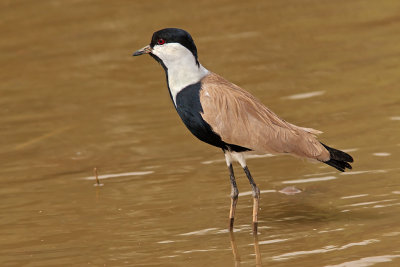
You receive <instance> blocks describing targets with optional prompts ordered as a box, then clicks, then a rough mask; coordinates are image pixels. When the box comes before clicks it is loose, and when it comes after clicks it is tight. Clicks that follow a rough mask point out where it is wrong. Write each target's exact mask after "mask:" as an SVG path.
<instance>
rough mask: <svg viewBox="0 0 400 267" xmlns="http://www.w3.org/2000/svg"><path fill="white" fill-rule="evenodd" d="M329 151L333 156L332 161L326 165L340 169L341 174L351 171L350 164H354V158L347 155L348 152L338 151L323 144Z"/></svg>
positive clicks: (326, 162)
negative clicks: (347, 170)
mask: <svg viewBox="0 0 400 267" xmlns="http://www.w3.org/2000/svg"><path fill="white" fill-rule="evenodd" d="M321 144H322V145H323V146H324V147H325V148H326V149H327V150H328V151H329V154H330V156H331V158H330V160H328V161H325V162H324V163H325V164H328V165H329V166H332V167H334V168H336V169H338V170H339V171H341V172H344V171H345V170H346V168H347V169H349V170H351V169H352V167H351V165H350V164H349V162H353V161H354V160H353V157H352V156H350V155H349V154H347V153H346V152H343V151H340V150H337V149H335V148H332V147H329V146H327V145H325V144H323V143H321Z"/></svg>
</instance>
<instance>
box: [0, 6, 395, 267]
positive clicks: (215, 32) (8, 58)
mask: <svg viewBox="0 0 400 267" xmlns="http://www.w3.org/2000/svg"><path fill="white" fill-rule="evenodd" d="M399 8H400V3H399V2H398V1H372V0H371V1H332V2H329V1H295V0H291V1H284V2H283V1H268V2H267V1H262V2H261V1H246V3H237V4H232V2H231V1H197V3H196V4H194V2H193V3H187V1H185V2H181V1H147V2H146V1H142V2H137V1H117V2H116V1H113V3H111V2H110V1H68V3H67V2H66V1H34V2H33V1H2V2H1V3H0V35H1V42H0V48H1V51H2V53H0V62H1V65H0V66H1V67H2V70H1V72H0V80H1V83H0V125H1V126H0V129H1V130H0V144H1V148H2V149H1V152H0V161H1V163H2V164H1V169H0V184H1V185H0V199H1V201H0V214H1V220H0V224H1V227H0V236H1V238H0V265H1V266H83V265H91V266H144V265H145V266H207V265H208V266H239V265H240V266H255V265H256V266H261V265H262V266H270V265H272V266H373V265H379V266H399V265H400V241H399V240H400V224H399V221H400V215H399V214H400V182H399V181H400V165H399V160H400V131H399V130H400V120H399V118H400V108H399V107H400V89H399V82H400V75H399V73H400V46H399V43H400V16H399V14H398V10H399ZM167 26H176V27H181V28H185V29H187V30H188V31H190V32H191V33H192V35H193V36H194V39H195V41H196V43H197V46H198V50H199V56H200V61H201V62H202V64H203V65H204V66H205V67H207V68H208V69H210V70H212V71H214V72H216V73H219V74H221V75H222V76H224V77H225V78H227V79H229V80H230V81H232V82H234V83H236V84H238V85H240V86H242V87H243V88H245V89H247V90H249V91H250V92H252V93H253V94H254V95H256V96H257V97H258V98H259V99H261V100H262V101H263V102H264V103H265V104H266V105H267V106H269V107H270V108H271V109H272V110H274V111H275V112H276V113H278V114H279V115H280V116H281V117H283V118H284V119H286V120H288V121H290V122H292V123H295V124H297V125H300V126H306V127H313V128H316V129H319V130H322V131H324V132H325V133H324V134H323V135H322V136H321V137H320V140H321V141H323V142H324V143H327V144H329V145H331V146H334V147H337V148H339V149H344V150H345V151H348V152H349V153H350V154H352V155H353V157H354V158H355V163H354V165H353V171H350V172H346V173H339V172H337V171H336V170H334V169H332V168H330V167H329V166H326V165H322V164H312V163H309V162H307V161H302V160H299V159H296V158H292V157H287V156H279V157H278V156H275V157H271V156H269V155H264V156H261V157H255V158H254V159H251V160H249V161H248V165H249V168H250V170H251V171H252V174H253V176H254V178H255V180H256V182H257V184H258V185H259V187H260V189H261V192H262V194H261V201H260V206H261V211H260V214H259V219H260V226H259V231H260V233H259V235H258V237H257V239H254V238H253V236H252V234H251V225H250V223H251V211H252V208H251V205H252V199H251V194H250V186H249V185H248V182H247V179H246V178H245V176H244V174H243V173H242V172H241V171H240V169H239V168H238V167H236V173H237V178H238V186H239V191H240V193H241V196H240V197H239V204H238V207H237V215H236V225H235V232H234V233H233V235H230V234H229V232H228V231H227V226H228V213H229V203H230V199H229V194H230V185H229V177H228V171H227V169H226V166H225V163H224V160H223V155H222V153H221V151H220V150H218V149H216V148H212V147H209V146H208V145H206V144H203V143H201V142H199V141H197V140H195V139H194V138H193V137H192V136H191V135H190V133H189V132H188V131H187V130H186V128H185V126H184V125H183V123H181V122H180V119H179V117H178V115H177V114H176V112H175V111H174V108H173V105H172V104H171V100H170V99H169V94H168V92H167V89H166V84H165V75H164V73H163V70H162V68H161V67H160V66H158V64H156V63H155V62H154V60H152V59H151V58H150V57H145V56H143V57H139V58H133V57H131V55H132V53H133V52H134V51H135V50H136V49H138V48H141V47H143V46H144V45H146V44H148V42H149V40H150V37H151V34H152V32H153V31H155V30H157V29H160V28H163V27H167ZM95 167H96V168H97V169H98V172H99V175H100V181H101V183H103V184H104V186H101V187H95V186H93V185H94V184H95V181H94V180H93V178H94V176H93V168H95ZM289 187H294V188H289ZM295 189H296V190H299V192H297V191H296V190H295ZM292 191H295V192H296V193H294V194H287V192H292ZM285 192H286V194H285Z"/></svg>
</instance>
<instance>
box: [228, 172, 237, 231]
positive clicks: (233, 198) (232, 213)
mask: <svg viewBox="0 0 400 267" xmlns="http://www.w3.org/2000/svg"><path fill="white" fill-rule="evenodd" d="M228 169H229V174H230V180H231V210H230V212H229V230H231V231H232V230H233V222H234V220H235V210H236V204H237V201H238V196H239V190H238V188H237V185H236V180H235V174H234V173H233V167H232V164H229V166H228Z"/></svg>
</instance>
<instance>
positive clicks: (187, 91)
mask: <svg viewBox="0 0 400 267" xmlns="http://www.w3.org/2000/svg"><path fill="white" fill-rule="evenodd" d="M200 90H201V83H200V82H198V83H195V84H192V85H189V86H187V87H185V88H184V89H183V90H181V91H180V92H179V93H178V94H177V95H176V110H177V111H178V114H179V116H180V117H181V119H182V121H183V122H184V123H185V125H186V127H187V128H188V129H189V131H190V132H191V133H192V134H193V135H194V136H196V137H197V138H198V139H200V140H201V141H203V142H206V143H208V144H210V145H213V146H216V147H220V148H222V149H224V150H231V151H237V152H241V151H247V150H250V149H248V148H245V147H241V146H238V145H234V144H228V143H225V142H224V141H222V140H221V137H220V136H219V135H218V134H217V133H215V132H214V131H213V130H212V128H211V126H210V125H209V124H208V123H207V122H206V121H205V120H203V117H202V116H201V114H200V113H201V112H203V107H202V106H201V102H200Z"/></svg>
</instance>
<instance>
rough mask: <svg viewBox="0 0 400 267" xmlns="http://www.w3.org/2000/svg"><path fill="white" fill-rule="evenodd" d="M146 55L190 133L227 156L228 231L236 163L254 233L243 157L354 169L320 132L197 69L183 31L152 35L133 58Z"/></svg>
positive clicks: (234, 195)
mask: <svg viewBox="0 0 400 267" xmlns="http://www.w3.org/2000/svg"><path fill="white" fill-rule="evenodd" d="M145 54H148V55H150V56H151V57H152V58H154V59H155V60H156V61H157V62H158V63H160V64H161V66H162V67H163V69H164V71H165V74H166V80H167V87H168V90H169V93H170V96H171V99H172V102H173V104H174V106H175V109H176V111H177V112H178V114H179V116H180V118H181V119H182V121H183V123H184V124H185V125H186V127H187V128H188V130H189V131H190V132H191V133H192V134H193V135H194V136H195V137H197V138H198V139H200V140H201V141H203V142H205V143H208V144H210V145H212V146H215V147H218V148H220V149H222V151H223V153H224V155H225V161H226V164H227V166H228V170H229V177H230V184H231V195H230V198H231V205H230V212H229V230H230V231H233V226H234V220H235V211H236V204H237V202H238V196H239V190H238V187H237V184H236V178H235V174H234V170H233V166H232V163H235V162H238V163H239V164H240V166H241V167H242V168H243V170H244V172H245V174H246V176H247V178H248V180H249V182H250V186H251V189H252V197H253V217H252V230H253V233H257V229H258V211H259V199H260V189H259V188H258V186H257V185H256V183H255V181H254V179H253V177H252V175H251V173H250V170H249V168H248V167H247V163H246V157H247V155H249V154H251V153H271V154H290V155H293V156H296V157H300V158H306V159H310V160H312V161H319V162H322V163H325V164H328V165H330V166H332V167H334V168H336V169H337V170H339V171H342V172H343V171H345V170H346V169H352V166H351V165H350V164H349V163H351V162H353V158H352V156H350V155H349V154H347V153H345V152H343V151H340V150H338V149H335V148H332V147H329V146H327V145H325V144H324V143H322V142H320V141H318V139H317V135H318V134H320V133H322V132H321V131H318V130H315V129H312V128H306V127H300V126H296V125H294V124H291V123H289V122H287V121H285V120H284V119H281V118H280V117H279V116H278V115H276V114H275V113H274V112H273V111H271V110H270V109H269V108H267V107H266V106H265V105H264V104H263V103H262V102H261V101H260V100H258V99H257V98H256V97H254V96H253V95H251V94H250V93H249V92H247V91H245V90H244V89H242V88H241V87H239V86H237V85H235V84H233V83H231V82H229V81H228V80H226V79H224V78H223V77H221V76H219V75H218V74H216V73H214V72H211V71H209V70H208V69H206V68H205V67H204V66H203V65H202V64H200V62H199V59H198V53H197V48H196V45H195V43H194V41H193V38H192V36H191V35H190V34H189V33H188V32H187V31H185V30H183V29H179V28H165V29H161V30H158V31H156V32H154V33H153V35H152V38H151V42H150V44H149V45H147V46H145V47H143V48H142V49H139V50H137V51H136V52H134V54H133V56H140V55H145Z"/></svg>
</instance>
